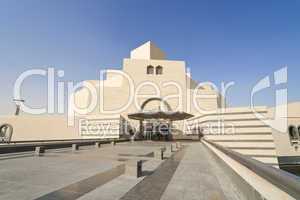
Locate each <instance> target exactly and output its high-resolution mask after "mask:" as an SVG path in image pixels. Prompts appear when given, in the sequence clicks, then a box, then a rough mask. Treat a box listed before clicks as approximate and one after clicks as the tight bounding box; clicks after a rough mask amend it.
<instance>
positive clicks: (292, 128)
mask: <svg viewBox="0 0 300 200" xmlns="http://www.w3.org/2000/svg"><path fill="white" fill-rule="evenodd" d="M298 130H299V127H298ZM289 136H290V140H298V139H299V133H298V131H297V128H296V127H295V126H294V125H291V126H289Z"/></svg>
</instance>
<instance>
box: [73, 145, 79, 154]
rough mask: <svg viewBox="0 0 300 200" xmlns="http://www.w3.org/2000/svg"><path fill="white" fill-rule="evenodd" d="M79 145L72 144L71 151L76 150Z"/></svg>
mask: <svg viewBox="0 0 300 200" xmlns="http://www.w3.org/2000/svg"><path fill="white" fill-rule="evenodd" d="M78 150H79V146H78V145H77V144H72V152H75V151H78Z"/></svg>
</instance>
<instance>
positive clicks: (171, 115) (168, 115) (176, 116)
mask: <svg viewBox="0 0 300 200" xmlns="http://www.w3.org/2000/svg"><path fill="white" fill-rule="evenodd" d="M193 116H194V115H192V114H189V113H186V112H179V111H177V112H171V111H166V112H163V111H155V112H151V111H149V112H137V113H132V114H128V117H129V118H130V119H136V120H144V119H169V120H172V121H177V120H184V119H188V118H191V117H193Z"/></svg>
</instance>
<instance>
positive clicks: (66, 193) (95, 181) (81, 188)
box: [37, 164, 125, 200]
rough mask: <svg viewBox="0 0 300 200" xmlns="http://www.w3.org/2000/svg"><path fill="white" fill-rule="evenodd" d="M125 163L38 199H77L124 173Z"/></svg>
mask: <svg viewBox="0 0 300 200" xmlns="http://www.w3.org/2000/svg"><path fill="white" fill-rule="evenodd" d="M124 172H125V165H124V164H122V165H119V166H117V167H114V168H112V169H111V170H108V171H106V172H102V173H99V174H96V175H94V176H91V177H89V178H87V179H84V180H81V181H79V182H76V183H73V184H71V185H68V186H66V187H64V188H61V189H59V190H56V191H54V192H51V193H49V194H46V195H44V196H41V197H39V198H37V199H38V200H54V199H55V200H60V199H61V200H69V199H70V200H71V199H72V200H73V199H77V198H79V197H81V196H83V195H84V194H86V193H88V192H90V191H92V190H94V189H96V188H97V187H99V186H101V185H104V184H105V183H107V182H109V181H111V180H112V179H114V178H116V177H118V176H120V175H122V174H124Z"/></svg>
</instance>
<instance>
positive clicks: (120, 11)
mask: <svg viewBox="0 0 300 200" xmlns="http://www.w3.org/2000/svg"><path fill="white" fill-rule="evenodd" d="M0 25H1V26H0V69H1V75H0V77H1V79H0V84H1V101H0V113H1V114H4V113H11V112H13V110H14V106H13V104H12V103H11V99H12V88H13V84H14V81H15V79H16V78H17V76H18V75H19V74H20V73H22V72H23V71H24V70H27V69H30V68H36V67H38V68H45V67H47V66H53V67H55V68H56V69H63V70H65V77H64V79H62V80H61V81H63V80H65V81H67V80H76V81H80V80H85V79H97V78H98V77H97V75H98V71H99V70H100V69H103V68H108V67H109V68H120V67H121V64H122V59H123V58H124V57H128V55H129V51H130V50H131V49H133V48H135V47H137V46H138V45H140V44H142V43H144V42H146V41H148V40H151V41H154V43H156V44H157V45H158V46H159V47H160V48H161V49H163V50H164V51H165V52H166V53H167V55H168V58H169V59H179V60H185V61H186V63H187V66H188V67H189V68H191V70H192V75H193V77H194V78H195V79H196V80H198V81H212V82H214V83H215V84H217V85H220V83H221V81H226V82H227V81H235V82H236V85H235V86H234V87H233V88H232V89H231V90H230V91H229V92H230V93H229V97H228V101H229V103H230V105H233V106H241V105H248V104H249V95H250V94H249V90H250V89H251V87H252V86H253V85H254V84H255V83H256V82H257V81H258V80H259V79H260V78H262V77H264V76H265V75H268V74H272V73H273V72H274V71H275V70H277V69H280V68H281V67H283V66H284V65H287V66H288V73H289V77H288V88H289V100H290V101H295V100H300V92H299V83H298V79H299V75H300V1H299V0H289V1H279V0H278V1H276V0H273V1H271V0H252V1H240V0H235V1H231V0H223V1H221V0H218V1H217V0H207V1H201V0H199V1H174V0H172V1H171V0H164V1H160V0H122V1H114V0H108V1H102V0H94V1H93V0H81V1H79V0H43V1H41V0H35V1H34V0H26V1H20V0H1V1H0ZM45 82H46V80H44V79H42V78H33V79H30V80H28V81H27V82H26V86H25V89H24V97H25V98H26V100H27V101H28V102H30V103H31V104H35V105H36V107H38V106H41V105H44V104H45V99H46V98H45V95H46V92H45V90H46V88H45V85H44V84H45ZM273 92H274V91H272V90H267V91H265V92H262V93H261V94H259V95H258V96H257V104H258V105H265V104H266V105H272V104H273V103H274V95H273Z"/></svg>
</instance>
